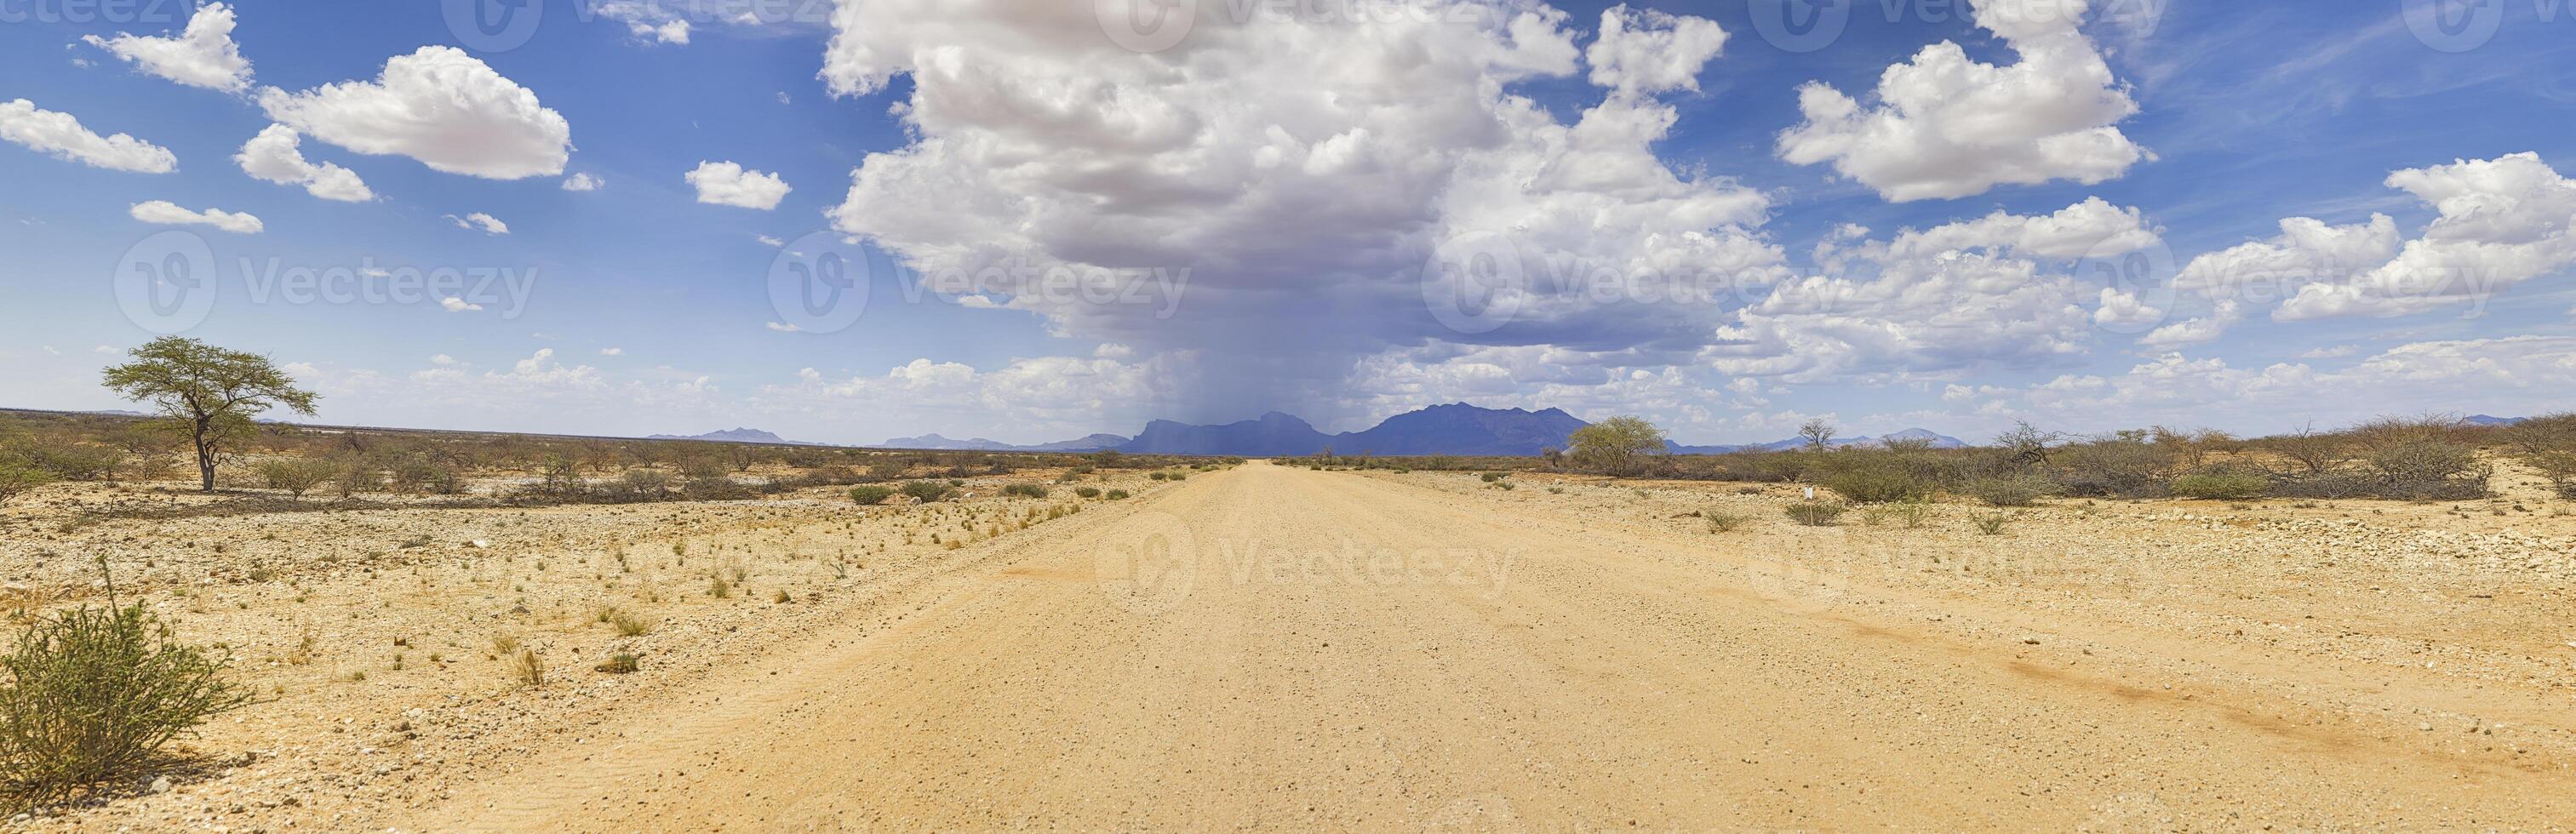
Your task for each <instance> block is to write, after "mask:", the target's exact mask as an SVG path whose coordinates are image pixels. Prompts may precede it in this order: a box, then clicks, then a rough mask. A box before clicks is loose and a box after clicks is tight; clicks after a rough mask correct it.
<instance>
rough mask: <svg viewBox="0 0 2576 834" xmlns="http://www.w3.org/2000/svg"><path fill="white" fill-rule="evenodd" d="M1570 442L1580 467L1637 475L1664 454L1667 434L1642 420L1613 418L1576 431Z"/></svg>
mask: <svg viewBox="0 0 2576 834" xmlns="http://www.w3.org/2000/svg"><path fill="white" fill-rule="evenodd" d="M1569 440H1570V442H1569V443H1568V444H1567V445H1568V446H1569V447H1571V449H1572V454H1573V457H1574V460H1575V462H1576V463H1579V464H1582V465H1584V466H1589V467H1592V468H1595V469H1600V470H1603V471H1607V472H1614V473H1617V472H1633V471H1635V470H1636V469H1637V467H1638V465H1639V464H1641V463H1643V462H1644V460H1645V458H1646V456H1648V455H1654V454H1658V453H1661V452H1662V451H1663V450H1664V430H1663V429H1659V428H1655V424H1653V423H1649V422H1646V420H1645V418H1642V417H1629V416H1620V417H1612V418H1610V419H1607V420H1603V421H1601V422H1598V423H1594V424H1592V425H1589V426H1584V427H1583V428H1579V429H1575V430H1574V435H1573V436H1572V437H1571V438H1569Z"/></svg>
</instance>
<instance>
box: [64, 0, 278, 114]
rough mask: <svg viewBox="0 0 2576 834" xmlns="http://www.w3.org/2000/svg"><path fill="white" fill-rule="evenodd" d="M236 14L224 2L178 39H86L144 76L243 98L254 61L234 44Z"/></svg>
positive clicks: (203, 9)
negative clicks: (244, 55)
mask: <svg viewBox="0 0 2576 834" xmlns="http://www.w3.org/2000/svg"><path fill="white" fill-rule="evenodd" d="M234 23H235V21H234V19H233V9H232V7H231V6H228V5H225V4H223V3H208V4H206V5H204V6H200V7H198V8H197V13H196V15H195V16H193V17H190V18H189V19H188V28H187V30H186V31H184V32H181V33H180V34H178V35H177V36H175V37H168V36H165V37H150V36H143V35H134V34H126V33H119V34H118V35H117V36H115V37H112V38H102V37H99V36H97V35H86V36H83V37H82V38H81V39H82V40H84V41H88V42H89V44H90V45H91V46H96V47H98V48H100V49H104V50H107V51H108V53H109V54H112V55H115V56H116V57H119V58H123V59H125V60H127V61H130V62H133V63H134V65H135V66H136V67H137V68H139V69H141V70H143V71H144V72H147V73H150V74H152V75H156V76H159V77H162V78H166V79H169V80H171V81H176V82H178V83H181V84H186V85H188V86H191V87H204V88H206V89H209V90H222V91H224V92H227V93H238V92H242V91H244V90H248V89H250V78H251V72H250V61H248V60H246V59H244V58H242V54H241V46H240V45H239V44H235V43H233V26H234Z"/></svg>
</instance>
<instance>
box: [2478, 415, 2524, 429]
mask: <svg viewBox="0 0 2576 834" xmlns="http://www.w3.org/2000/svg"><path fill="white" fill-rule="evenodd" d="M2529 419H2531V418H2529V417H2489V416H2487V415H2484V414H2471V415H2469V425H2472V426H2511V425H2516V424H2519V423H2521V422H2522V421H2524V420H2529Z"/></svg>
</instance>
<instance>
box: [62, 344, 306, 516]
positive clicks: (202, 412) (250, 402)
mask: <svg viewBox="0 0 2576 834" xmlns="http://www.w3.org/2000/svg"><path fill="white" fill-rule="evenodd" d="M132 355H133V357H134V361H132V362H129V363H126V364H123V365H118V366H116V367H113V368H109V369H107V379H106V382H105V383H104V384H105V385H106V386H107V388H108V390H111V391H115V392H116V393H117V394H118V395H120V396H123V397H125V398H126V399H129V400H133V401H136V402H146V403H150V404H151V405H152V406H153V407H154V408H155V409H157V410H159V412H160V416H161V419H162V420H163V421H165V422H167V423H168V424H169V425H170V426H171V427H172V428H173V429H176V430H177V431H179V432H180V433H182V434H185V435H187V436H188V439H189V442H190V445H192V446H194V447H195V449H196V452H197V475H198V477H199V479H200V481H201V483H202V488H203V489H204V490H205V491H207V492H213V491H214V490H215V466H216V464H219V463H222V462H223V461H224V460H225V459H226V458H227V457H228V456H229V454H230V450H231V449H232V447H233V444H235V443H238V442H240V440H241V439H242V438H243V437H244V436H247V435H249V434H250V433H251V432H252V431H253V424H252V423H251V418H253V417H256V416H258V415H259V414H260V413H261V412H264V411H267V410H269V409H272V408H280V407H283V408H285V409H287V410H290V411H293V412H295V413H297V414H302V415H305V416H308V417H309V416H312V414H313V401H314V400H315V399H316V397H315V396H314V394H313V392H311V391H306V390H302V389H299V388H296V387H295V380H294V379H291V378H289V377H287V375H286V374H285V373H284V372H281V371H279V370H278V369H277V366H276V365H275V364H272V363H270V362H269V361H268V357H265V356H261V355H259V354H256V353H244V352H242V351H237V350H225V349H223V348H219V347H215V346H213V345H209V344H206V343H204V342H200V341H197V340H195V339H183V338H180V337H177V336H164V337H161V338H158V339H154V340H152V341H151V343H149V344H146V345H144V346H142V347H139V348H135V349H134V351H133V354H132Z"/></svg>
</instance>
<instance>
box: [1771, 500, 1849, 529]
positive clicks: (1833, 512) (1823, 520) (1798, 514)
mask: <svg viewBox="0 0 2576 834" xmlns="http://www.w3.org/2000/svg"><path fill="white" fill-rule="evenodd" d="M1849 509H1851V508H1850V507H1848V506H1846V505H1844V504H1843V503H1842V502H1840V501H1800V502H1798V503H1795V504H1791V505H1789V506H1787V507H1785V508H1783V511H1784V512H1786V513H1788V514H1789V520H1791V521H1795V522H1798V523H1799V524H1803V525H1806V526H1808V527H1828V526H1832V525H1833V523H1834V520H1835V519H1838V518H1841V517H1843V512H1844V511H1846V510H1849Z"/></svg>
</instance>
